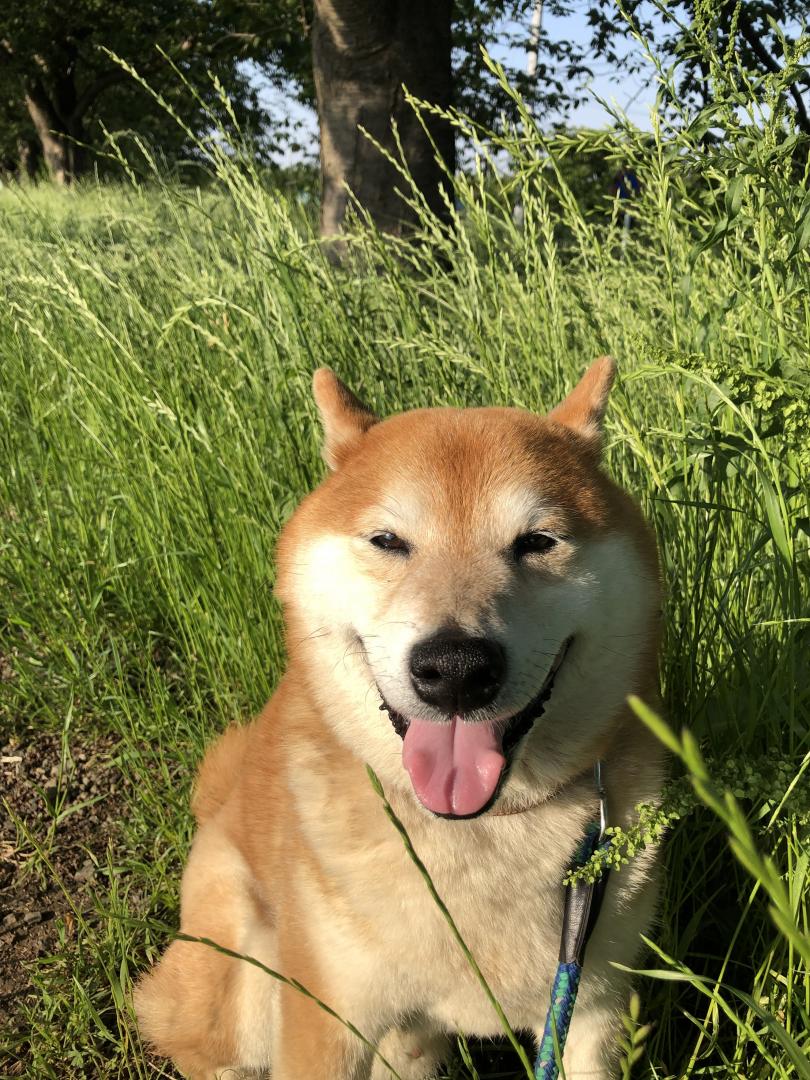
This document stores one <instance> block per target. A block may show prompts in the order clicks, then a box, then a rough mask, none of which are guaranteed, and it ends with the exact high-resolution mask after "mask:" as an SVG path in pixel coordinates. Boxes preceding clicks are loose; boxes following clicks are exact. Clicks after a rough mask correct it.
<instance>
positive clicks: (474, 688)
mask: <svg viewBox="0 0 810 1080" xmlns="http://www.w3.org/2000/svg"><path fill="white" fill-rule="evenodd" d="M505 672H506V656H505V654H504V651H503V649H502V648H501V646H500V645H499V644H498V643H497V641H491V640H490V639H489V638H482V637H470V636H468V635H466V634H460V633H454V632H447V631H444V632H442V633H439V634H435V635H434V636H433V637H431V638H428V639H427V640H426V641H423V642H421V643H420V644H419V645H415V646H414V648H413V651H412V652H411V682H412V683H413V686H414V690H416V692H417V694H418V695H419V697H420V698H421V699H422V701H426V702H427V703H428V705H435V706H436V708H437V709H441V710H442V711H443V712H446V713H450V714H453V713H467V712H472V711H473V709H482V708H483V707H484V706H485V705H489V703H490V702H491V701H493V700H494V699H495V697H496V695H497V693H498V690H499V689H500V687H501V683H502V682H503V677H504V674H505Z"/></svg>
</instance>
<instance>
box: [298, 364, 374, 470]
mask: <svg viewBox="0 0 810 1080" xmlns="http://www.w3.org/2000/svg"><path fill="white" fill-rule="evenodd" d="M312 393H313V395H314V397H315V404H316V405H317V406H318V412H319V413H320V414H321V423H322V424H323V451H322V452H323V459H324V461H325V462H326V464H327V465H328V466H329V468H330V469H338V468H340V466H341V465H342V463H343V462H344V461H345V460H346V458H347V457H348V455H349V454H350V453H351V451H352V450H353V449H354V447H355V446H356V445H357V443H358V442H359V440H360V439H361V438H362V437H363V435H365V433H366V432H367V431H368V429H369V428H370V427H373V426H374V425H375V424H376V423H378V421H379V418H378V417H376V416H375V415H374V413H373V412H372V411H371V409H369V408H367V407H366V406H365V405H364V404H363V402H362V401H360V399H359V398H357V397H355V396H354V394H353V393H352V392H351V390H350V389H349V388H348V386H346V384H345V383H343V382H341V381H340V379H339V378H338V377H337V375H335V373H334V371H332V370H331V369H330V368H326V367H322V368H318V370H317V371H316V372H315V374H314V375H313V377H312Z"/></svg>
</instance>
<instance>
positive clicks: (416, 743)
mask: <svg viewBox="0 0 810 1080" xmlns="http://www.w3.org/2000/svg"><path fill="white" fill-rule="evenodd" d="M402 764H403V765H404V766H405V768H406V769H407V770H408V775H409V776H410V778H411V783H412V784H413V789H414V791H415V792H416V794H417V797H418V798H419V801H420V802H421V803H422V805H423V806H426V807H427V808H428V810H432V811H433V813H434V814H455V815H457V816H459V817H463V816H466V815H468V814H475V813H477V812H478V811H479V810H481V809H482V808H483V807H484V806H486V804H487V803H488V802H489V800H490V799H491V798H492V796H493V795H494V793H495V788H496V787H497V786H498V780H499V779H500V776H501V773H502V771H503V767H504V765H505V764H506V759H505V758H504V756H503V750H502V749H501V739H500V735H499V734H496V732H495V726H494V724H484V723H477V724H465V723H464V721H463V720H462V719H461V717H460V716H454V717H453V718H452V720H451V721H450V722H449V723H447V724H437V723H432V722H431V721H429V720H411V722H410V724H409V726H408V730H407V731H406V732H405V741H404V744H403V747H402Z"/></svg>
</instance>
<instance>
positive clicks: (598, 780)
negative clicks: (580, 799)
mask: <svg viewBox="0 0 810 1080" xmlns="http://www.w3.org/2000/svg"><path fill="white" fill-rule="evenodd" d="M603 771H604V765H603V764H602V762H601V761H597V762H596V764H595V765H594V767H593V781H594V784H595V785H596V794H597V795H598V797H599V839H600V840H603V839H604V837H605V830H606V829H607V823H608V798H607V790H606V788H605V784H604V778H603V776H602V773H603Z"/></svg>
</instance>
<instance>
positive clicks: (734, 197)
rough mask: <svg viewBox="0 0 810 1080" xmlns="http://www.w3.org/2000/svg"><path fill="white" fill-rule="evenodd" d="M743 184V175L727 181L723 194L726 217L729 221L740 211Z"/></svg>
mask: <svg viewBox="0 0 810 1080" xmlns="http://www.w3.org/2000/svg"><path fill="white" fill-rule="evenodd" d="M744 186H745V177H743V176H735V177H733V178H732V179H731V180H730V181H729V185H728V187H727V188H726V195H725V207H726V217H727V218H728V220H729V221H732V220H733V219H734V218H735V217H736V216H737V214H739V212H740V207H741V206H742V197H743V188H744Z"/></svg>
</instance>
